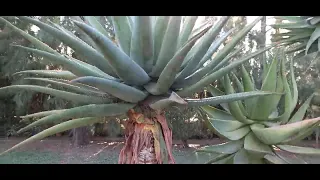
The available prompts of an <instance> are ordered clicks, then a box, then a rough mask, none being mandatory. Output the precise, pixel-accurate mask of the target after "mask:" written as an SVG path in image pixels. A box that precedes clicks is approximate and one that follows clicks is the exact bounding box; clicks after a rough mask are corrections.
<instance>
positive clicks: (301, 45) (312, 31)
mask: <svg viewBox="0 0 320 180" xmlns="http://www.w3.org/2000/svg"><path fill="white" fill-rule="evenodd" d="M275 18H276V19H279V20H285V21H287V22H283V23H276V24H273V25H271V26H272V27H273V28H275V29H282V30H286V32H281V33H278V34H274V35H273V38H272V41H274V42H281V43H286V44H297V45H296V46H294V47H292V48H290V49H288V50H287V53H292V52H300V53H299V54H302V55H303V54H306V55H307V54H310V53H313V52H318V51H320V40H319V38H320V17H319V16H277V17H275Z"/></svg>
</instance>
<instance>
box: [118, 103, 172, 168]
mask: <svg viewBox="0 0 320 180" xmlns="http://www.w3.org/2000/svg"><path fill="white" fill-rule="evenodd" d="M148 111H149V113H137V112H135V111H134V110H130V111H129V112H128V117H129V120H128V121H127V122H126V142H125V146H124V147H123V149H122V150H121V152H120V156H119V164H168V163H169V164H174V163H175V161H174V158H173V156H172V151H171V148H172V131H171V129H169V127H168V125H167V121H166V119H165V116H164V114H162V113H158V112H154V111H153V110H151V109H148ZM150 111H153V112H152V113H150ZM146 114H147V115H146ZM150 114H153V115H150Z"/></svg>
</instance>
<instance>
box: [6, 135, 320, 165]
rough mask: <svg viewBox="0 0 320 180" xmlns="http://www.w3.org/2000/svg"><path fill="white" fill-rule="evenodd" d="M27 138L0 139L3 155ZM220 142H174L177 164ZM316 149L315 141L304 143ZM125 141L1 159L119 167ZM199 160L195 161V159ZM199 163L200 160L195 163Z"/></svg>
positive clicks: (60, 144)
mask: <svg viewBox="0 0 320 180" xmlns="http://www.w3.org/2000/svg"><path fill="white" fill-rule="evenodd" d="M22 140H24V138H10V139H8V140H6V139H0V152H2V151H4V150H6V149H8V148H10V147H12V146H14V145H15V144H17V143H19V142H21V141H22ZM221 142H223V141H222V140H221V139H212V140H188V143H189V146H190V148H182V142H181V141H177V140H174V141H173V144H174V147H173V149H174V151H173V153H174V156H175V159H176V162H177V163H178V164H186V163H187V164H189V163H195V162H202V161H205V160H206V159H205V158H206V157H201V158H204V159H201V158H200V159H197V158H196V157H194V156H192V152H193V151H194V150H195V149H196V148H199V147H201V146H205V145H211V144H218V143H221ZM303 144H304V145H305V146H313V147H315V143H314V142H303ZM122 146H123V138H103V137H95V138H93V139H92V141H91V143H90V144H89V145H88V146H85V147H82V148H76V147H73V146H72V145H71V144H70V141H69V139H68V138H67V137H57V138H56V137H54V138H48V139H45V140H41V141H37V142H34V143H32V144H29V145H26V146H24V147H22V148H20V149H19V150H17V151H15V152H13V153H10V154H8V155H5V156H3V157H0V164H13V163H14V164H117V161H118V154H119V152H120V150H121V148H122ZM195 158H196V159H195ZM196 160H197V161H196ZM306 161H308V162H309V163H320V158H312V157H311V158H308V159H307V160H306Z"/></svg>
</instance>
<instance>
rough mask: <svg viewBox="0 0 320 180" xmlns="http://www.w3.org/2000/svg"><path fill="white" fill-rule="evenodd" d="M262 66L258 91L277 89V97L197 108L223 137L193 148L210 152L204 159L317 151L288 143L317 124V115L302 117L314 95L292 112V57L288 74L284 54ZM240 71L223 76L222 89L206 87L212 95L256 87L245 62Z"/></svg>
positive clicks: (262, 159)
mask: <svg viewBox="0 0 320 180" xmlns="http://www.w3.org/2000/svg"><path fill="white" fill-rule="evenodd" d="M279 66H280V67H279ZM266 67H267V68H266V69H264V71H263V74H262V76H263V83H262V86H261V89H260V90H261V91H271V92H276V93H279V95H278V96H272V97H257V98H252V99H247V100H244V101H234V102H230V103H226V104H222V107H223V109H222V110H221V109H217V108H215V107H212V106H203V107H201V109H202V110H203V111H204V112H206V113H207V114H208V116H209V118H208V119H207V122H208V124H209V125H210V128H211V129H212V130H213V131H214V132H216V134H218V135H219V136H221V137H223V138H225V139H227V140H228V141H227V142H226V143H223V144H218V145H212V146H206V147H203V148H201V149H199V150H198V151H197V153H200V154H203V153H204V155H206V156H209V157H210V160H209V161H208V162H207V163H216V164H220V163H227V164H228V163H234V164H262V163H274V164H278V163H280V164H282V163H283V164H287V163H305V162H304V161H303V160H302V159H301V158H298V157H296V156H292V157H295V158H294V159H293V158H289V157H287V156H284V155H283V152H286V153H289V154H291V153H293V154H298V155H320V150H319V149H314V148H309V147H299V146H295V145H293V144H295V143H296V142H299V141H300V140H302V139H304V138H306V137H308V136H309V135H310V134H312V132H313V131H314V130H315V129H316V128H317V127H318V126H319V123H320V118H314V119H307V120H303V117H304V115H305V113H306V110H307V109H308V107H309V104H310V101H311V100H312V98H313V96H314V94H312V95H311V96H310V97H309V98H308V99H307V100H306V101H305V102H304V103H303V105H302V106H301V107H300V108H299V109H298V110H297V111H296V112H295V113H292V112H293V110H294V109H295V107H296V104H297V101H298V90H297V84H296V81H295V76H294V71H293V65H292V61H291V65H290V74H288V77H287V75H286V67H285V60H284V59H280V60H278V59H277V58H274V59H273V61H272V62H271V63H267V66H266ZM241 74H242V78H241V79H240V78H238V77H237V76H235V75H234V74H232V77H233V79H234V81H233V82H232V83H231V80H230V78H229V75H225V76H224V78H223V81H222V83H221V84H223V89H224V92H223V91H220V90H219V89H218V88H216V87H214V86H209V87H208V90H209V91H210V92H211V94H213V95H224V94H226V95H227V94H232V93H235V91H236V90H237V91H239V92H251V91H255V89H256V86H255V84H254V83H253V81H252V78H251V77H250V74H249V73H248V72H247V70H246V69H245V68H244V66H242V67H241ZM289 82H290V83H289ZM220 89H222V88H220ZM279 149H280V151H279Z"/></svg>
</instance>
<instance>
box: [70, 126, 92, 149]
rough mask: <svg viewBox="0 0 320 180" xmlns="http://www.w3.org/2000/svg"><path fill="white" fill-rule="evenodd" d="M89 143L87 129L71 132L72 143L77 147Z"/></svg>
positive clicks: (81, 128) (82, 128)
mask: <svg viewBox="0 0 320 180" xmlns="http://www.w3.org/2000/svg"><path fill="white" fill-rule="evenodd" d="M89 142H90V132H89V127H80V128H76V129H73V130H72V143H73V145H75V146H77V147H81V146H85V145H88V144H89Z"/></svg>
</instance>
